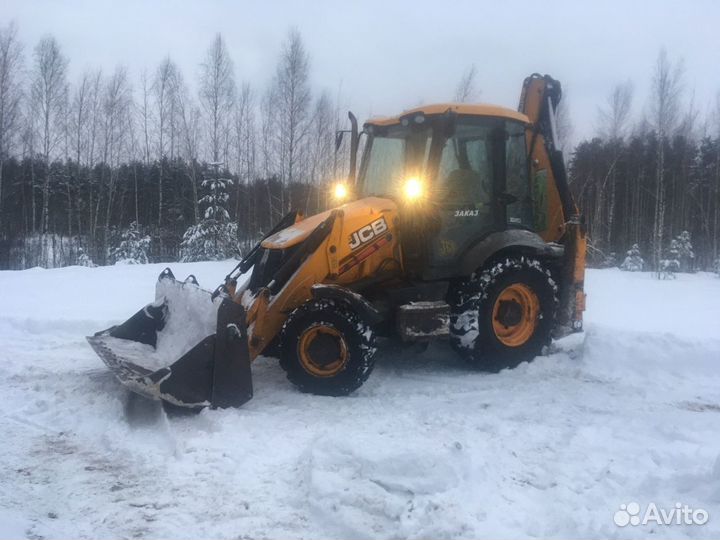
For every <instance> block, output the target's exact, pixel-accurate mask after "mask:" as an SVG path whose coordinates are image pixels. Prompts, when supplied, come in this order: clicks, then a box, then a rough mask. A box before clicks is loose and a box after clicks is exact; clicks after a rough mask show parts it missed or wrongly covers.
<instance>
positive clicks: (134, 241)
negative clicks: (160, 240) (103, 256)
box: [110, 221, 150, 264]
mask: <svg viewBox="0 0 720 540" xmlns="http://www.w3.org/2000/svg"><path fill="white" fill-rule="evenodd" d="M120 238H121V239H122V240H121V241H120V245H118V247H116V248H113V249H112V250H111V251H110V258H111V259H112V260H113V261H115V264H147V263H148V256H147V253H148V251H149V250H150V237H149V236H147V235H145V234H143V232H142V230H141V229H140V226H139V225H138V224H137V222H135V221H133V222H132V223H131V224H130V226H129V227H128V228H127V229H125V230H124V231H123V232H122V233H121V234H120Z"/></svg>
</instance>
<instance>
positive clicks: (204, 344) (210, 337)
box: [87, 269, 253, 408]
mask: <svg viewBox="0 0 720 540" xmlns="http://www.w3.org/2000/svg"><path fill="white" fill-rule="evenodd" d="M87 340H88V342H89V343H90V345H91V346H92V348H93V349H94V350H95V352H96V353H97V354H98V355H99V356H100V358H102V359H103V361H104V362H105V364H106V365H107V366H108V367H109V368H110V369H111V370H112V371H113V373H114V374H115V376H116V377H117V378H118V379H119V380H120V382H121V383H123V384H124V385H125V386H127V387H128V388H129V389H130V390H132V391H134V392H137V393H138V394H142V395H144V396H146V397H149V398H151V399H161V400H164V401H166V402H168V403H171V404H173V405H176V406H180V407H187V408H201V407H208V406H210V407H239V406H240V405H242V404H243V403H245V402H247V401H248V400H250V399H251V398H252V395H253V390H252V374H251V371H250V356H249V351H248V342H247V329H246V325H245V310H244V309H243V307H242V306H241V305H239V304H236V303H235V302H233V301H232V300H231V299H229V298H222V299H221V298H216V299H214V300H213V299H212V298H211V295H210V293H209V292H208V291H205V290H203V289H201V288H200V287H198V285H197V281H196V280H195V278H194V277H193V276H190V277H188V279H186V280H185V282H179V281H176V280H175V278H174V276H173V275H172V272H171V271H170V270H169V269H166V270H165V271H163V273H162V274H160V278H159V280H158V284H157V288H156V301H155V302H154V303H152V304H148V305H147V306H145V307H144V308H142V309H141V310H140V311H138V312H137V313H135V315H133V316H132V317H130V318H129V319H128V320H127V321H125V322H124V323H122V324H120V325H117V326H113V327H111V328H108V329H107V330H103V331H101V332H98V333H96V334H95V335H94V336H90V337H88V338H87Z"/></svg>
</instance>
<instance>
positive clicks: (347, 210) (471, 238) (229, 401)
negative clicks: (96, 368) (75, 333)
mask: <svg viewBox="0 0 720 540" xmlns="http://www.w3.org/2000/svg"><path fill="white" fill-rule="evenodd" d="M560 98H561V88H560V84H559V83H558V82H557V81H555V80H554V79H552V78H551V77H549V76H547V75H545V76H541V75H538V74H533V75H531V76H530V77H528V78H526V79H525V81H524V84H523V87H522V92H521V97H520V104H519V108H518V111H514V110H511V109H507V108H503V107H497V106H491V105H480V104H461V103H449V104H440V105H427V106H421V107H417V108H415V109H411V110H408V111H405V112H404V113H402V114H400V115H399V116H395V117H390V118H375V119H371V120H369V121H367V122H366V123H365V124H364V126H363V128H362V130H360V129H358V124H357V121H356V119H355V117H354V116H353V115H352V113H349V118H350V123H351V126H352V129H351V130H349V133H350V154H351V155H350V173H349V176H348V178H347V179H346V180H345V181H343V182H341V183H339V184H338V185H336V186H335V187H334V189H333V195H334V196H335V198H336V199H337V205H336V206H335V207H334V208H332V209H330V210H328V211H326V212H322V213H320V214H317V215H314V216H310V217H303V216H301V215H300V214H299V213H297V212H292V213H290V214H288V215H287V216H285V217H284V218H283V219H282V220H281V221H280V222H279V223H278V224H277V225H276V226H275V227H274V228H273V229H272V230H271V231H269V232H268V233H267V234H266V235H265V237H264V238H262V240H261V241H260V242H259V243H258V244H257V245H256V246H255V247H254V248H253V249H252V250H251V251H250V252H249V253H248V254H247V255H246V256H245V257H244V258H243V260H242V261H240V263H239V264H238V265H237V266H236V268H234V269H233V270H232V272H230V273H229V274H228V275H227V277H226V279H225V281H224V283H222V284H221V285H220V286H218V287H217V288H216V289H215V290H214V292H212V293H210V292H208V291H204V290H203V289H200V288H199V287H198V284H197V281H196V280H195V278H193V277H192V276H190V277H189V278H188V279H186V280H185V281H184V282H180V281H178V280H176V279H175V277H174V276H173V274H172V272H171V271H170V270H169V269H167V270H165V271H164V272H163V273H162V274H161V275H160V278H159V281H158V284H157V291H156V300H155V302H154V303H152V304H149V305H147V306H146V307H144V308H143V309H141V310H140V311H138V312H137V313H136V314H135V315H134V316H133V317H131V318H130V319H129V320H128V321H126V322H125V323H123V324H120V325H118V326H114V327H112V328H109V329H107V330H104V331H101V332H98V333H97V334H95V335H94V336H92V337H89V338H88V341H89V342H90V345H91V346H92V347H93V348H94V349H95V351H96V352H97V353H98V354H99V355H100V357H101V358H102V359H103V360H104V362H105V363H106V364H107V365H108V366H109V367H110V368H111V369H112V370H113V371H114V372H115V374H116V375H117V377H118V378H119V379H120V381H121V382H122V383H123V384H125V385H126V386H127V387H129V388H130V389H131V390H134V391H135V392H138V393H141V394H143V395H145V396H148V397H151V398H153V399H161V400H164V401H166V402H168V403H170V404H173V405H176V406H181V407H188V408H202V407H206V406H211V407H231V406H240V405H242V404H243V403H245V402H246V401H248V400H249V399H250V398H251V397H252V395H253V387H252V376H251V367H250V365H251V362H252V361H253V360H254V359H256V358H257V357H258V356H261V355H263V356H267V357H278V358H279V360H280V366H281V367H282V369H284V370H285V372H286V373H287V378H288V379H289V380H290V381H291V382H292V383H293V384H294V385H296V386H297V387H298V388H299V389H300V390H301V391H303V392H312V393H316V394H322V395H330V396H340V395H345V394H348V393H350V392H353V391H354V390H356V389H357V388H359V387H360V386H361V385H362V384H363V383H364V382H365V380H367V378H368V377H369V375H370V373H371V372H372V369H373V365H374V356H375V352H376V345H377V341H376V339H377V338H378V337H387V338H393V339H396V340H399V341H402V342H406V343H412V342H421V343H422V342H428V341H430V340H434V339H446V340H448V341H449V343H450V345H451V346H452V347H453V348H454V349H455V350H456V351H457V352H459V353H460V354H461V355H462V356H463V357H465V358H466V359H467V360H468V361H469V362H470V363H472V364H474V365H475V366H477V367H480V368H483V369H487V370H491V371H497V370H500V369H503V368H508V367H513V366H515V365H517V364H518V363H520V362H523V361H529V360H532V359H533V358H534V357H535V356H537V355H539V354H541V353H542V349H543V347H544V346H546V345H548V344H549V342H550V340H551V339H552V338H553V337H558V336H562V335H565V334H567V333H570V332H577V331H581V330H582V312H583V310H584V305H585V294H584V291H583V278H584V272H585V235H584V232H583V227H582V226H581V223H580V215H579V212H578V209H577V208H576V206H575V203H574V202H573V199H572V196H571V194H570V190H569V188H568V181H567V177H566V172H565V165H564V161H563V155H562V152H561V151H560V149H559V148H558V141H557V133H556V126H555V110H556V108H557V106H558V103H559V101H560ZM341 137H342V135H341V134H340V135H339V137H338V140H340V138H341ZM361 137H365V141H364V150H363V154H362V158H361V159H360V163H359V167H358V166H356V156H357V153H358V147H359V143H360V139H361Z"/></svg>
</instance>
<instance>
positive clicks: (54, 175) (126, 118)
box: [0, 23, 720, 269]
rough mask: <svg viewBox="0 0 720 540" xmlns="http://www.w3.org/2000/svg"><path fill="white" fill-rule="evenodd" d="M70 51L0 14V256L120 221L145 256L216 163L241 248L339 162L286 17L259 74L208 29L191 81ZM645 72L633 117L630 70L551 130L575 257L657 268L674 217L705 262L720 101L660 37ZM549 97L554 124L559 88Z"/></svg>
mask: <svg viewBox="0 0 720 540" xmlns="http://www.w3.org/2000/svg"><path fill="white" fill-rule="evenodd" d="M68 62H69V61H68V59H67V58H66V57H65V55H64V54H63V51H62V48H61V45H60V44H59V43H58V42H57V40H56V39H55V38H54V37H52V36H46V37H44V38H42V39H41V40H40V42H39V43H37V44H35V46H34V47H32V48H31V49H28V48H26V47H25V45H24V44H23V43H22V42H21V40H20V39H19V36H18V29H17V27H16V25H15V24H13V23H10V24H7V25H6V26H4V27H0V268H27V267H32V266H36V265H41V266H45V267H52V266H62V265H67V264H77V263H79V262H83V261H88V260H92V261H94V263H97V264H112V263H113V262H115V260H116V257H115V256H114V254H115V253H117V246H118V245H119V244H121V243H122V242H123V239H124V238H127V235H128V234H129V233H128V231H129V232H130V233H131V234H140V233H141V234H142V235H144V236H145V235H146V236H147V237H149V238H150V239H151V242H149V248H148V249H149V252H148V259H149V260H150V261H151V262H161V261H162V262H165V261H174V260H179V259H180V258H181V257H182V246H183V237H184V235H187V233H188V232H189V231H190V230H191V229H192V228H193V227H196V226H198V225H199V224H201V223H202V222H203V220H206V219H207V212H208V208H207V205H206V204H205V203H204V201H207V200H209V199H208V197H210V195H209V192H208V189H211V188H212V187H213V186H217V185H220V184H217V183H211V184H209V185H210V188H209V187H208V183H207V180H208V179H218V178H222V179H223V183H222V185H223V186H224V189H226V190H227V195H226V198H225V199H223V200H222V205H223V207H224V208H225V209H226V210H227V217H226V218H224V217H223V218H222V219H226V220H227V222H228V223H230V224H232V225H233V228H231V229H228V230H232V231H233V234H234V235H235V236H236V240H237V253H236V255H240V254H241V252H242V251H243V250H246V249H247V248H248V246H250V245H251V244H253V243H254V242H255V241H256V240H257V238H258V237H259V236H260V235H261V234H262V233H263V232H264V231H267V230H268V229H269V228H270V227H271V225H272V224H273V223H275V222H277V221H278V220H279V219H280V217H281V216H282V215H284V214H285V213H286V212H287V211H289V210H290V209H291V208H292V209H298V210H301V211H303V212H305V213H310V214H311V213H314V212H317V211H319V210H322V209H325V208H326V207H327V206H328V202H329V201H328V192H329V185H330V183H331V182H332V181H333V180H334V179H336V178H339V177H341V176H342V174H343V172H344V170H345V167H346V160H345V157H346V155H347V153H348V152H347V149H346V148H345V147H344V146H343V148H341V149H340V151H339V153H338V154H337V155H338V156H340V158H337V157H336V153H335V133H336V131H337V130H338V129H342V128H344V127H345V114H344V111H341V110H340V106H339V101H340V98H339V96H338V97H336V98H335V99H333V98H332V97H331V96H330V94H329V93H328V92H327V91H324V92H317V91H315V90H314V88H313V85H312V82H311V80H312V79H311V69H310V66H311V62H310V56H309V54H308V52H307V50H306V49H305V46H304V44H303V40H302V37H301V35H300V34H299V33H298V32H297V31H294V30H293V31H290V32H288V34H287V36H286V38H285V40H284V42H283V44H282V48H281V52H280V55H279V57H278V58H277V64H276V69H275V72H274V76H273V77H272V78H271V80H269V81H266V82H265V84H262V85H259V84H258V85H255V83H253V84H252V85H251V84H250V83H248V82H241V81H240V80H239V79H238V78H237V77H236V69H235V66H234V64H233V61H232V59H231V55H230V52H229V51H228V48H227V46H226V44H225V41H224V40H223V38H222V36H221V35H219V34H218V35H217V36H216V37H215V38H214V40H213V41H212V43H210V44H209V47H208V49H207V51H206V53H205V55H204V60H203V62H202V64H201V65H200V66H199V68H198V70H197V73H193V74H191V76H192V79H191V80H190V82H192V83H193V84H190V83H189V80H188V79H186V78H185V74H183V73H182V72H181V71H180V69H179V67H178V66H177V64H176V63H175V62H174V61H173V60H172V58H170V57H167V58H165V59H164V60H162V61H161V62H160V64H159V65H158V66H156V67H155V68H154V69H152V70H148V71H146V72H143V73H142V74H140V75H139V77H137V78H136V79H133V78H132V77H131V75H130V74H129V73H128V71H127V70H126V69H125V68H124V67H122V66H119V67H117V68H116V69H115V70H114V71H112V72H109V73H103V72H102V71H100V70H88V71H86V72H84V73H82V74H81V75H80V76H79V77H78V78H77V80H72V81H71V80H69V74H68ZM240 71H241V70H240ZM477 77H478V73H477V70H476V68H475V67H474V66H472V67H471V68H470V69H469V70H468V71H467V72H466V73H464V74H463V76H462V77H461V78H460V80H459V83H458V85H457V87H456V89H455V92H454V95H451V96H448V97H450V98H454V99H455V100H456V101H476V100H477V98H478V95H479V92H478V89H477V83H476V78H477ZM652 83H653V84H652V94H651V96H650V97H649V99H648V104H647V106H646V107H645V111H644V114H642V115H640V116H641V119H640V120H633V118H636V117H638V115H637V114H634V108H638V107H634V104H633V91H632V85H631V84H630V83H625V84H621V85H618V86H617V87H616V88H615V89H614V90H613V91H612V93H611V94H610V96H609V97H608V101H607V103H605V104H603V106H602V107H601V108H600V111H599V121H598V126H597V136H596V137H593V138H591V139H590V140H585V141H581V142H580V143H579V144H577V145H576V146H575V149H574V151H573V150H572V149H569V148H568V146H567V144H566V143H567V141H564V142H565V144H564V148H565V149H566V153H568V156H567V157H568V163H569V172H570V180H571V184H572V185H571V187H572V189H573V191H574V192H575V194H576V197H577V200H578V203H579V205H580V207H581V210H582V212H583V214H584V217H585V222H586V226H587V229H588V234H589V239H590V260H591V262H593V263H595V264H598V265H602V264H605V265H609V264H614V263H613V260H616V261H617V262H618V263H619V262H621V261H622V259H623V257H624V255H625V252H626V251H627V250H628V249H630V247H631V246H632V245H633V244H638V245H639V248H640V251H641V252H642V253H643V256H644V257H645V259H646V261H647V262H648V268H656V267H657V265H659V264H660V263H659V261H660V260H661V259H662V258H663V257H664V256H665V251H666V250H667V245H668V242H669V241H670V239H671V238H673V237H674V236H676V235H678V234H680V233H681V232H682V231H685V230H687V231H688V232H689V233H690V234H691V237H692V241H693V244H694V245H695V251H696V253H697V257H696V259H695V261H694V265H695V267H696V268H698V269H709V268H710V267H711V266H712V265H713V262H714V261H715V260H716V259H717V258H718V256H719V255H720V253H719V252H718V250H719V248H720V246H719V242H720V240H719V238H718V237H719V235H720V223H719V221H720V133H719V130H718V129H717V128H718V127H720V119H717V118H714V117H712V118H707V119H702V118H701V117H700V115H699V114H698V112H697V110H695V109H694V108H693V106H692V102H691V101H688V100H687V95H689V92H688V90H687V89H686V88H685V86H684V82H683V72H682V66H681V64H680V63H673V62H671V61H670V60H669V58H668V56H667V55H666V54H665V53H664V52H661V53H660V55H659V57H658V60H657V62H656V65H655V68H654V73H653V75H652ZM191 87H192V88H196V90H195V91H191V89H190V88H191ZM718 110H720V105H719V106H718ZM560 113H561V114H562V116H563V117H562V118H560V119H559V122H558V127H559V129H560V131H561V135H563V134H567V133H568V132H569V131H570V129H571V127H570V121H569V119H568V118H567V106H566V103H565V106H563V107H561V110H560ZM713 126H715V128H714V129H713ZM566 138H567V137H566ZM213 200H214V201H215V202H217V200H218V199H217V198H215V199H213ZM223 212H224V210H223Z"/></svg>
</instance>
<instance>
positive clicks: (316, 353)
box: [280, 300, 376, 396]
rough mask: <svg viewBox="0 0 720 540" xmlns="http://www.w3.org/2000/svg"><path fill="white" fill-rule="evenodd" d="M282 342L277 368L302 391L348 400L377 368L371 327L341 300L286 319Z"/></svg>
mask: <svg viewBox="0 0 720 540" xmlns="http://www.w3.org/2000/svg"><path fill="white" fill-rule="evenodd" d="M280 342H281V353H280V365H281V366H282V368H283V369H284V370H285V372H286V373H287V378H288V380H290V382H292V383H293V384H294V385H295V386H297V387H298V388H299V389H300V390H301V391H303V392H310V393H313V394H320V395H324V396H344V395H347V394H349V393H351V392H353V391H354V390H357V389H358V388H360V386H362V384H363V383H364V382H365V381H366V380H367V378H368V377H369V376H370V373H371V372H372V369H373V367H374V366H375V350H376V349H375V337H374V334H373V331H372V328H371V327H370V325H369V324H367V322H365V321H364V320H363V319H362V318H361V317H360V316H359V315H358V314H357V313H356V312H355V311H354V310H353V309H352V308H351V307H350V306H349V305H347V304H346V303H345V302H342V301H334V300H311V301H309V302H307V303H306V304H303V305H302V306H300V307H299V308H297V309H296V310H295V311H293V312H292V313H291V314H290V317H288V320H287V321H286V322H285V325H284V326H283V329H282V333H281V337H280Z"/></svg>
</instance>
